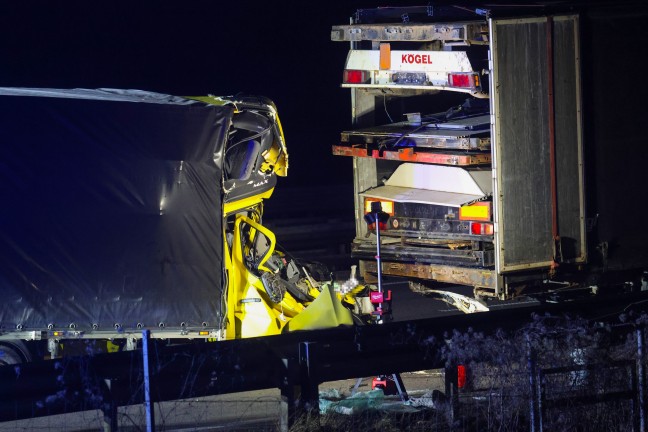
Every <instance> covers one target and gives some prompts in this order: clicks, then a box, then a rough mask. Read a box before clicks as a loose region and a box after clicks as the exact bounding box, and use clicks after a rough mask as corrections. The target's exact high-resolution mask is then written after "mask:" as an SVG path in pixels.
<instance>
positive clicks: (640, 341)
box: [635, 327, 646, 432]
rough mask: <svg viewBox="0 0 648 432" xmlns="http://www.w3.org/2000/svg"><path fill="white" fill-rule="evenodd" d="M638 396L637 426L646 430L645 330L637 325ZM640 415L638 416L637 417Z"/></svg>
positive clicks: (636, 406) (640, 429)
mask: <svg viewBox="0 0 648 432" xmlns="http://www.w3.org/2000/svg"><path fill="white" fill-rule="evenodd" d="M636 336H637V361H636V371H637V374H636V376H637V397H636V401H637V402H636V405H635V419H636V420H635V428H637V429H636V430H639V431H642V432H643V431H645V430H646V372H645V370H644V330H643V327H637V330H636ZM637 417H638V418H637Z"/></svg>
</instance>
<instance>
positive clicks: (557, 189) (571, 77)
mask: <svg viewBox="0 0 648 432" xmlns="http://www.w3.org/2000/svg"><path fill="white" fill-rule="evenodd" d="M490 25H491V29H490V31H491V40H492V51H491V62H492V63H491V80H492V81H491V91H492V102H491V103H492V108H491V112H492V121H493V137H492V138H493V143H492V145H493V169H494V173H495V174H494V175H495V178H496V184H495V189H496V190H495V193H494V197H495V198H494V200H493V201H494V206H495V220H496V224H497V236H496V269H497V271H498V273H506V272H510V271H517V270H523V269H530V268H539V267H544V266H550V265H551V264H552V262H553V261H556V262H561V261H562V262H582V261H585V259H586V249H585V238H584V237H585V231H584V202H583V200H584V199H583V170H582V131H581V105H580V103H581V102H580V100H581V97H580V80H579V38H578V31H579V30H578V17H576V16H554V17H542V18H531V19H514V20H511V19H507V20H496V19H495V20H491V23H490ZM557 238H559V239H560V240H557Z"/></svg>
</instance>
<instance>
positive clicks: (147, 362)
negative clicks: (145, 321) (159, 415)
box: [142, 330, 155, 432]
mask: <svg viewBox="0 0 648 432" xmlns="http://www.w3.org/2000/svg"><path fill="white" fill-rule="evenodd" d="M150 339H151V331H150V330H144V331H142V362H143V366H144V369H143V370H144V411H145V414H146V432H153V431H155V409H154V406H153V402H152V401H151V373H150V367H151V357H150V352H149V345H150Z"/></svg>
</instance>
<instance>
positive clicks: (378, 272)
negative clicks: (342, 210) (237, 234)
mask: <svg viewBox="0 0 648 432" xmlns="http://www.w3.org/2000/svg"><path fill="white" fill-rule="evenodd" d="M374 218H375V222H374V223H375V224H376V277H377V278H378V292H379V293H382V292H383V289H382V264H381V260H380V222H379V219H378V218H379V214H378V212H376V213H374ZM378 307H379V308H380V312H381V313H382V310H383V304H382V302H381V303H378ZM381 320H382V315H381Z"/></svg>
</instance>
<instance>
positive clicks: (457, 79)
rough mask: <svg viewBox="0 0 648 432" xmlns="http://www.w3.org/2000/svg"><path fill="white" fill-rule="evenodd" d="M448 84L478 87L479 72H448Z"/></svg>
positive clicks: (451, 85)
mask: <svg viewBox="0 0 648 432" xmlns="http://www.w3.org/2000/svg"><path fill="white" fill-rule="evenodd" d="M448 86H450V87H459V88H475V89H476V88H479V74H476V73H474V72H468V73H451V74H448Z"/></svg>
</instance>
